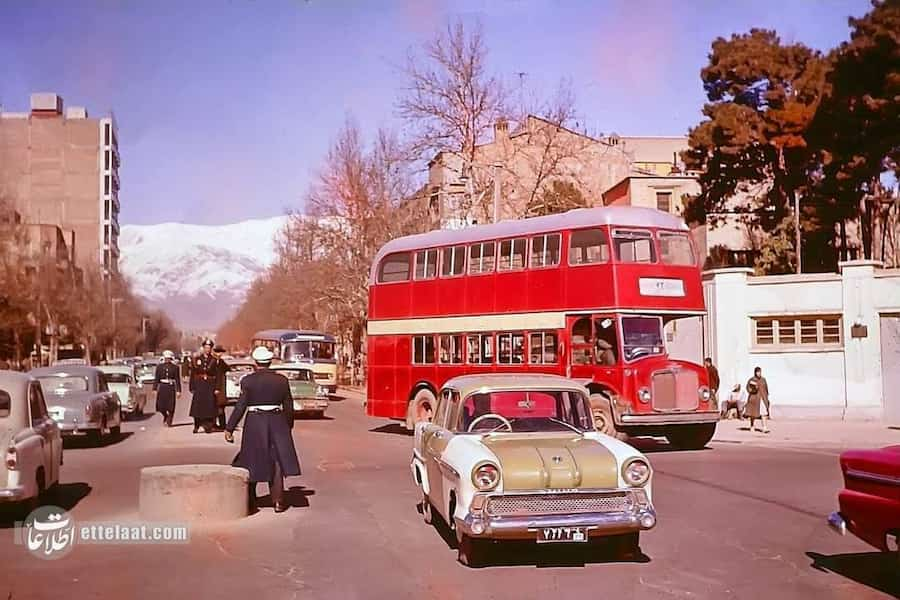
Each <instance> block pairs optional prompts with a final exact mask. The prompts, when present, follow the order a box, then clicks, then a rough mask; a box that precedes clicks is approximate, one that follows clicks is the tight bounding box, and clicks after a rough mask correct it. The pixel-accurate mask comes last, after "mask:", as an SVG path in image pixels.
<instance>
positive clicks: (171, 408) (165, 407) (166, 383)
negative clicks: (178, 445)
mask: <svg viewBox="0 0 900 600" xmlns="http://www.w3.org/2000/svg"><path fill="white" fill-rule="evenodd" d="M174 360H175V354H174V353H173V352H172V351H171V350H166V351H165V352H163V362H161V363H160V364H158V365H156V376H155V377H154V378H153V391H154V392H156V412H158V413H159V414H161V415H162V418H163V425H165V426H166V427H171V426H172V419H173V418H174V417H175V404H176V402H177V399H178V396H180V395H181V377H180V373H179V368H178V365H176V364H175V362H174Z"/></svg>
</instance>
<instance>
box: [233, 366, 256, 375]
mask: <svg viewBox="0 0 900 600" xmlns="http://www.w3.org/2000/svg"><path fill="white" fill-rule="evenodd" d="M252 370H253V365H228V372H229V373H234V374H235V375H237V374H239V373H249V372H250V371H252Z"/></svg>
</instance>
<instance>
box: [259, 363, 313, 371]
mask: <svg viewBox="0 0 900 600" xmlns="http://www.w3.org/2000/svg"><path fill="white" fill-rule="evenodd" d="M269 368H270V369H272V370H275V371H284V370H291V371H312V370H313V368H312V365H304V364H300V363H278V364H277V365H272V366H271V367H269Z"/></svg>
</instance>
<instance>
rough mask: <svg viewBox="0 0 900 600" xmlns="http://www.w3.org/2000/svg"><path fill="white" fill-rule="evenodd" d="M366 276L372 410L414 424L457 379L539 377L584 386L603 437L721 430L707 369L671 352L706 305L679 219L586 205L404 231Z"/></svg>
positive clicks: (680, 438) (698, 439)
mask: <svg viewBox="0 0 900 600" xmlns="http://www.w3.org/2000/svg"><path fill="white" fill-rule="evenodd" d="M369 283H370V286H369V315H368V316H369V318H368V362H369V371H368V375H369V378H368V391H367V396H368V397H367V404H366V406H367V408H366V410H367V412H368V414H369V415H372V416H380V417H389V418H393V419H400V420H405V421H406V424H407V427H412V426H413V425H414V423H415V422H416V421H418V420H421V419H425V418H428V417H429V416H430V412H431V410H432V408H433V407H434V405H435V395H436V393H437V390H439V389H440V387H441V385H443V383H444V382H446V381H447V380H448V379H450V378H451V377H455V376H458V375H463V374H469V373H510V372H512V373H516V372H531V373H534V372H537V373H554V374H559V375H565V376H568V377H571V378H573V379H576V380H579V381H581V382H582V383H584V384H585V385H586V386H587V387H588V389H589V390H590V392H591V402H592V406H593V409H594V416H595V421H596V423H597V427H598V429H600V430H602V431H604V432H606V433H609V434H615V433H617V432H618V433H625V434H628V435H665V436H666V437H667V438H668V439H669V441H670V442H671V443H672V444H673V445H675V446H678V447H682V448H696V447H702V446H704V445H705V444H706V443H707V442H708V441H709V440H710V439H711V438H712V436H713V434H714V433H715V427H716V423H717V421H718V418H719V415H718V411H717V409H716V406H715V402H714V401H713V400H712V399H711V397H710V390H709V388H708V387H707V385H708V379H707V375H706V370H705V369H704V368H703V367H702V366H701V365H698V364H694V363H691V362H687V361H683V360H673V359H671V358H670V357H669V356H668V354H667V350H666V344H665V333H664V328H665V324H666V323H667V322H668V321H670V320H673V319H679V318H684V317H695V316H697V315H702V314H704V313H705V308H704V301H703V290H702V285H701V277H700V267H699V266H698V258H697V253H696V251H695V249H694V246H693V244H692V241H691V239H690V236H689V235H688V230H687V227H686V226H685V225H684V223H683V222H682V221H681V219H679V218H677V217H675V216H672V215H669V214H667V213H663V212H661V211H657V210H653V209H649V208H638V207H605V208H590V209H579V210H573V211H570V212H567V213H564V214H559V215H551V216H546V217H536V218H531V219H524V220H520V221H504V222H501V223H496V224H492V225H482V226H476V227H472V228H469V229H463V230H441V231H433V232H431V233H426V234H421V235H414V236H408V237H404V238H399V239H396V240H393V241H391V242H389V243H387V244H385V245H384V247H383V248H381V250H380V251H379V252H378V254H377V256H376V257H375V261H374V264H373V265H372V271H371V276H370V282H369Z"/></svg>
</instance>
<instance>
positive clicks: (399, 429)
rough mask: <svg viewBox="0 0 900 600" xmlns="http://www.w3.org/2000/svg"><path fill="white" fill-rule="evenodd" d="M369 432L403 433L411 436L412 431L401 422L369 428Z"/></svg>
mask: <svg viewBox="0 0 900 600" xmlns="http://www.w3.org/2000/svg"><path fill="white" fill-rule="evenodd" d="M369 432H370V433H391V434H393V435H404V436H406V437H411V436H412V434H413V432H412V431H410V430H409V429H407V428H406V427H405V426H404V425H403V424H402V423H388V424H387V425H379V426H378V427H375V428H373V429H370V430H369Z"/></svg>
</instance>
